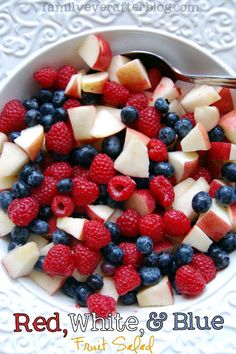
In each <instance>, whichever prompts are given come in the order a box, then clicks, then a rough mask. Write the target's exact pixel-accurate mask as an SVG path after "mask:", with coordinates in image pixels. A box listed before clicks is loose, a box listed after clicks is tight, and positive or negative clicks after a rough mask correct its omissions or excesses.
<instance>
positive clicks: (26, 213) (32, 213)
mask: <svg viewBox="0 0 236 354" xmlns="http://www.w3.org/2000/svg"><path fill="white" fill-rule="evenodd" d="M38 212H39V206H38V203H37V201H36V200H35V199H34V198H31V197H28V198H21V199H14V200H13V202H12V203H11V204H10V205H9V207H8V216H9V218H10V219H11V221H12V222H13V223H14V224H15V225H17V226H27V225H29V223H31V221H32V220H34V219H35V218H36V216H37V215H38Z"/></svg>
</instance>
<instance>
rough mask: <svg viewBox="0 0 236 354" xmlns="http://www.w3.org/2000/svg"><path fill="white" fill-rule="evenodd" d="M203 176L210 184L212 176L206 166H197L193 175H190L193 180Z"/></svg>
mask: <svg viewBox="0 0 236 354" xmlns="http://www.w3.org/2000/svg"><path fill="white" fill-rule="evenodd" d="M200 177H203V178H205V180H206V181H207V182H208V183H209V184H210V183H211V181H212V176H211V173H210V171H209V170H208V168H206V167H202V166H200V167H198V168H197V170H196V171H195V173H194V175H193V176H192V178H193V179H195V181H197V180H198V178H200Z"/></svg>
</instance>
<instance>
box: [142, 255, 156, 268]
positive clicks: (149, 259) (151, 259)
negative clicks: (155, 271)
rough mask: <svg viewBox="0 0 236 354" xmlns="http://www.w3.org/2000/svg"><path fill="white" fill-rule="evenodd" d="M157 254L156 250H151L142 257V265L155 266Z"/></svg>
mask: <svg viewBox="0 0 236 354" xmlns="http://www.w3.org/2000/svg"><path fill="white" fill-rule="evenodd" d="M158 261H159V255H158V254H157V253H156V252H151V253H150V254H148V255H147V256H146V257H145V258H144V265H146V266H148V267H157V266H158Z"/></svg>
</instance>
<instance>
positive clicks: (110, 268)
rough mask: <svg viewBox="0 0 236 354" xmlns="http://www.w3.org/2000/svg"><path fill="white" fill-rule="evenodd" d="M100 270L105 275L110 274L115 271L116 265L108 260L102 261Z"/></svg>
mask: <svg viewBox="0 0 236 354" xmlns="http://www.w3.org/2000/svg"><path fill="white" fill-rule="evenodd" d="M101 270H102V272H103V273H104V274H105V275H107V276H112V275H114V274H115V272H116V266H115V265H114V264H111V263H110V262H103V263H102V265H101Z"/></svg>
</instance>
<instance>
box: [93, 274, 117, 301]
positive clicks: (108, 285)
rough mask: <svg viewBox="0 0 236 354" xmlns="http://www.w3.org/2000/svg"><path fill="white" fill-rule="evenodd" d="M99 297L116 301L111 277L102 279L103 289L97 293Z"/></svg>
mask: <svg viewBox="0 0 236 354" xmlns="http://www.w3.org/2000/svg"><path fill="white" fill-rule="evenodd" d="M98 293H99V294H100V295H106V296H111V297H113V299H115V300H116V301H117V300H118V297H119V295H118V293H117V291H116V288H115V284H114V280H113V278H112V277H104V278H103V287H102V289H101V290H99V292H98Z"/></svg>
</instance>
